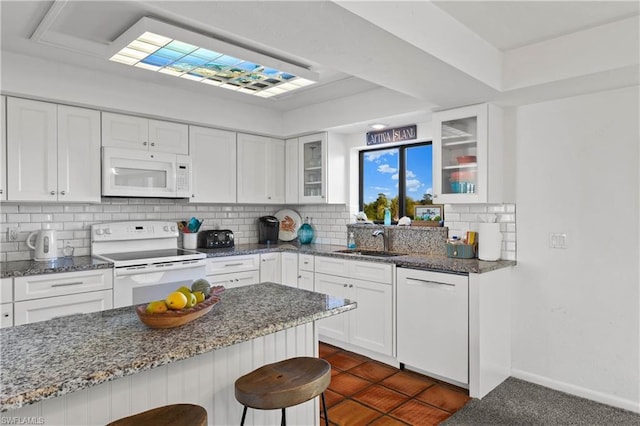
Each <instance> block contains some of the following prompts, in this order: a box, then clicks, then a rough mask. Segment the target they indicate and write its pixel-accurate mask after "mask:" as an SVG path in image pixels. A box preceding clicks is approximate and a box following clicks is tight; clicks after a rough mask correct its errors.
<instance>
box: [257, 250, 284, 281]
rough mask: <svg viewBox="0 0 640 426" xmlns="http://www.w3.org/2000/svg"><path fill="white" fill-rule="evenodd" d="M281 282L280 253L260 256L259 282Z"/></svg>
mask: <svg viewBox="0 0 640 426" xmlns="http://www.w3.org/2000/svg"><path fill="white" fill-rule="evenodd" d="M267 281H269V282H272V283H276V284H280V283H281V282H282V264H281V254H280V253H264V254H261V255H260V282H267Z"/></svg>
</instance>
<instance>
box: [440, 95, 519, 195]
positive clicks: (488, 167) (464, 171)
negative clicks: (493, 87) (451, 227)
mask: <svg viewBox="0 0 640 426" xmlns="http://www.w3.org/2000/svg"><path fill="white" fill-rule="evenodd" d="M503 132H504V129H503V112H502V110H501V109H500V108H499V107H497V106H495V105H490V104H482V105H473V106H468V107H464V108H456V109H452V110H447V111H439V112H434V113H433V192H434V202H436V203H438V204H455V203H503V202H509V201H512V200H511V198H512V197H511V196H510V195H509V193H508V192H507V191H506V188H507V187H509V184H510V182H511V179H512V178H513V177H512V176H506V174H505V168H504V165H505V164H506V163H505V158H504V157H505V145H504V135H503Z"/></svg>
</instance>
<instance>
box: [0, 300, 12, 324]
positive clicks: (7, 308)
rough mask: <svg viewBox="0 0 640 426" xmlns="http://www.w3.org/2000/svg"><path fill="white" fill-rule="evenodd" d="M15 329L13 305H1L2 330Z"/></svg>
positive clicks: (0, 322) (0, 321) (0, 319)
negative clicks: (6, 328)
mask: <svg viewBox="0 0 640 426" xmlns="http://www.w3.org/2000/svg"><path fill="white" fill-rule="evenodd" d="M5 327H13V303H0V328H5Z"/></svg>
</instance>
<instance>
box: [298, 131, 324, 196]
mask: <svg viewBox="0 0 640 426" xmlns="http://www.w3.org/2000/svg"><path fill="white" fill-rule="evenodd" d="M326 141H327V136H326V133H319V134H314V135H309V136H302V137H301V138H300V139H299V145H298V148H299V155H300V165H301V166H302V168H301V170H300V172H301V174H300V184H301V185H300V187H299V188H298V190H299V194H298V196H299V198H300V200H301V202H321V201H322V199H323V198H324V196H325V185H326V184H325V182H326V176H325V174H326V167H325V164H326V160H325V159H326V155H327V153H326V145H327V142H326Z"/></svg>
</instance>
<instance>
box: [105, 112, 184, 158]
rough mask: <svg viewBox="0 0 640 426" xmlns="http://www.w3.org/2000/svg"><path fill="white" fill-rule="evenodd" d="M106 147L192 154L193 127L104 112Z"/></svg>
mask: <svg viewBox="0 0 640 426" xmlns="http://www.w3.org/2000/svg"><path fill="white" fill-rule="evenodd" d="M102 145H103V146H114V147H119V148H129V149H142V150H149V151H158V152H170V153H175V154H183V155H188V154H189V126H188V125H186V124H181V123H173V122H170V121H160V120H151V119H147V118H143V117H136V116H132V115H124V114H114V113H110V112H103V113H102Z"/></svg>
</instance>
